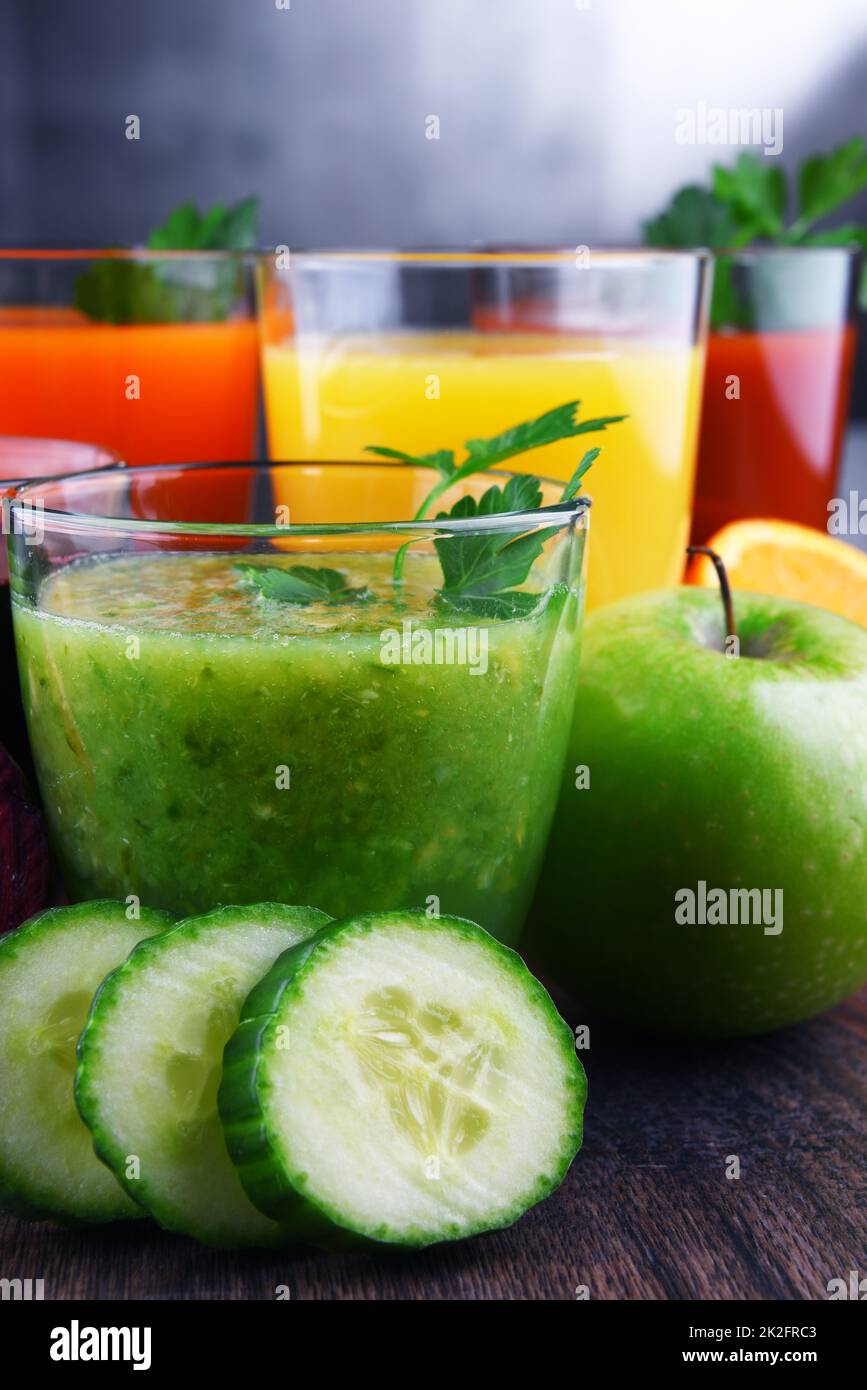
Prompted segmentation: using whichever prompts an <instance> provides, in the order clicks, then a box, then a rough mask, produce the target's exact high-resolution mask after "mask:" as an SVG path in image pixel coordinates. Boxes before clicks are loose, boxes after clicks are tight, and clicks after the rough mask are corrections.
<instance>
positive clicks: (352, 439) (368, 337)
mask: <svg viewBox="0 0 867 1390" xmlns="http://www.w3.org/2000/svg"><path fill="white" fill-rule="evenodd" d="M708 275H709V269H708V262H707V257H706V256H705V255H704V254H702V253H701V252H691V251H685V252H675V253H670V252H658V251H635V252H587V251H586V248H579V251H578V253H577V254H576V253H575V252H574V251H572V252H565V251H544V252H521V253H516V252H478V253H474V252H466V253H465V252H441V253H410V252H404V253H399V252H368V253H362V252H358V253H357V252H324V253H315V252H302V253H296V254H292V255H291V256H289V257H288V263H287V258H286V257H285V253H284V256H283V257H280V256H275V257H270V258H269V257H261V258H260V261H259V268H258V289H259V312H260V322H261V328H262V349H263V374H264V389H265V410H266V420H267V427H268V438H269V447H270V452H271V456H272V457H273V458H278V459H281V458H286V459H300V460H303V459H307V460H323V459H343V460H357V459H361V458H364V457H365V454H364V449H365V446H366V445H370V444H374V445H385V446H387V447H390V448H396V449H401V450H405V451H406V452H409V453H413V454H425V453H430V452H432V451H434V450H436V449H452V450H454V451H455V452H456V457H457V458H461V457H463V452H462V450H463V445H464V443H465V441H466V440H468V439H473V438H483V437H485V436H487V435H493V434H497V433H499V432H500V431H502V430H504V429H506V428H507V427H508V426H510V425H513V424H518V423H519V422H521V421H523V420H528V419H531V418H533V417H535V416H537V415H540V414H542V413H543V412H544V411H546V410H549V409H551V408H553V407H554V406H558V405H562V404H563V403H565V402H567V401H570V400H579V401H580V402H581V406H580V415H581V418H588V417H591V416H610V415H621V414H623V415H627V416H628V419H626V420H625V421H623V422H622V423H620V424H617V425H614V426H612V427H610V428H609V429H608V430H607V431H606V433H605V434H604V435H602V434H600V435H599V436H594V437H593V438H588V437H587V436H584V437H583V438H582V439H580V440H567V441H565V442H562V443H557V444H553V445H550V446H548V447H547V448H544V449H540V450H538V451H537V452H534V453H533V454H531V455H529V456H527V457H525V458H523V459H520V460H518V461H517V464H516V466H517V467H518V468H521V469H523V470H524V471H531V472H537V473H542V474H546V475H547V476H549V477H556V478H563V479H567V478H568V477H569V476H570V475H571V473H572V472H573V470H574V468H575V465H576V463H577V462H578V460H579V458H580V456H581V454H582V453H583V451H584V449H585V448H586V447H587V446H588V445H589V444H597V443H598V444H600V445H601V446H602V451H603V452H602V457H601V458H600V459H599V461H598V462H597V464H596V465H595V467H594V469H593V472H592V473H591V475H590V477H589V479H588V482H589V483H590V486H589V488H588V491H589V492H590V494H591V496H592V498H593V503H594V506H593V542H592V545H591V546H590V561H589V577H588V588H587V602H588V605H589V606H590V607H596V606H598V605H600V604H602V603H607V602H609V601H611V600H613V599H617V598H620V597H622V596H623V595H625V594H629V593H634V592H636V591H639V590H642V589H652V588H656V587H660V586H664V585H668V584H673V583H677V582H678V581H679V579H680V577H681V574H682V570H683V554H684V547H685V546H686V544H687V540H688V535H689V524H690V511H691V504H692V490H693V479H694V470H695V454H696V435H697V427H698V414H699V401H700V395H701V384H702V375H703V369H704V351H705V331H706V308H707V304H706V301H707V280H708ZM651 517H652V524H651V521H650V518H651Z"/></svg>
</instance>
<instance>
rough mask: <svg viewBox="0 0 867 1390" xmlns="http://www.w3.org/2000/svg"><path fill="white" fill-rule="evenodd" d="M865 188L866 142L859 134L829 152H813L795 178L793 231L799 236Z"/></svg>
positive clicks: (866, 183)
mask: <svg viewBox="0 0 867 1390" xmlns="http://www.w3.org/2000/svg"><path fill="white" fill-rule="evenodd" d="M862 188H867V144H865V142H864V139H863V137H862V136H860V135H856V137H855V139H854V140H850V141H849V142H848V144H846V145H840V146H839V148H838V149H836V150H832V151H831V153H830V154H825V155H822V154H814V155H813V156H812V157H811V158H810V159H805V160H804V163H803V164H802V165H801V171H800V175H799V178H798V194H799V207H798V217H797V221H796V222H795V224H794V227H793V228H792V231H793V232H794V233H795V234H796V235H798V236H799V238H800V236H801V234H802V233H803V232H804V231H806V229H807V227H808V226H810V225H812V223H814V222H818V221H819V220H820V219H821V218H823V217H827V215H828V214H829V213H831V212H835V211H836V209H837V208H838V207H839V206H840V205H841V203H847V202H848V201H849V199H850V198H854V197H855V194H856V193H860V192H861V190H862Z"/></svg>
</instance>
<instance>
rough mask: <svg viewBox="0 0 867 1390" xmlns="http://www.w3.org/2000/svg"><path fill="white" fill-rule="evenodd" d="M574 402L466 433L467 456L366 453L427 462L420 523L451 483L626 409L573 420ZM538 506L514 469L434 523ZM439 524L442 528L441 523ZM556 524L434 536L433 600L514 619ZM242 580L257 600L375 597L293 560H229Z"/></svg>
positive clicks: (571, 487) (612, 420)
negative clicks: (437, 584)
mask: <svg viewBox="0 0 867 1390" xmlns="http://www.w3.org/2000/svg"><path fill="white" fill-rule="evenodd" d="M579 405H580V402H579V401H569V402H567V403H566V404H565V405H562V406H558V407H557V408H556V409H555V410H549V411H546V412H545V414H544V415H540V416H539V417H538V418H537V419H535V420H527V421H525V422H524V423H522V424H520V425H514V426H513V427H512V428H511V429H508V430H505V431H504V432H503V433H502V434H498V435H495V436H494V437H493V438H492V439H472V440H469V441H468V442H467V444H466V445H465V448H466V453H467V457H466V458H465V459H464V461H463V462H462V463H461V464H457V463H456V462H455V458H454V454H453V453H452V452H451V451H450V450H446V449H440V450H437V451H436V452H435V453H432V454H424V455H415V454H407V453H403V452H402V451H401V450H399V449H390V448H385V447H382V446H379V445H370V446H369V452H370V453H374V454H378V455H380V456H381V457H384V458H393V459H398V460H400V462H401V463H405V464H411V465H414V466H416V467H418V466H422V467H425V468H434V469H436V470H437V471H438V472H439V474H440V479H439V482H437V483H436V484H435V485H434V487H432V488H431V490H430V492H429V493H428V495H427V497H426V498H425V500H424V502H423V503H422V505H421V507H419V509H418V511H417V513H416V515H415V518H414V519H415V520H416V521H421V520H423V519H424V518H425V516H426V514H427V512H428V511H429V509H430V508H431V506H432V505H433V504H434V502H435V501H437V500H438V499H439V497H441V496H442V494H443V493H444V492H445V491H446V490H447V489H448V488H450V487H452V486H453V485H454V484H455V483H457V482H460V481H461V479H463V478H468V477H470V476H471V475H472V474H473V473H479V472H483V471H486V470H487V469H489V468H492V467H493V466H494V465H495V464H497V463H502V462H504V461H505V460H506V459H509V458H514V457H515V456H516V455H518V454H522V453H525V452H527V450H529V449H539V448H542V447H543V445H545V444H553V443H556V442H557V441H558V440H561V439H571V438H574V437H575V436H576V435H580V434H586V433H588V432H589V431H590V430H604V429H606V428H607V427H608V425H613V424H617V423H619V422H620V421H621V420H625V419H626V416H625V415H606V416H601V417H599V418H598V419H593V420H582V421H579V420H577V419H576V412H577V411H578V408H579ZM600 452H601V451H600V449H599V448H594V449H588V450H587V451H586V452H585V454H584V455H583V457H582V459H581V461H580V463H579V464H578V466H577V468H576V469H575V471H574V473H573V474H572V476H571V478H570V479H569V481H568V483H567V484H566V486H565V487H564V489H563V492H562V494H561V498H560V505H561V506H563V507H564V509H565V508H567V507H568V504H569V503H570V502H571V501H573V500H574V498H575V497H576V496H577V495H578V490H579V486H580V483H581V480H582V479H583V477H584V475H585V473H586V472H587V470H588V469H589V468H590V467H591V466H592V464H593V462H594V461H595V459H596V458H598V456H599V454H600ZM541 504H542V489H541V486H540V483H539V480H538V478H535V477H533V476H532V475H531V474H526V473H519V474H515V475H514V476H513V477H511V478H509V479H508V481H507V482H506V483H505V485H504V486H503V487H500V486H498V485H497V484H494V485H493V486H492V487H489V488H487V490H486V491H485V492H484V493H483V494H482V496H481V497H480V498H478V499H476V498H475V497H472V496H465V497H461V498H460V499H459V500H458V501H457V502H455V504H454V506H453V507H452V508H451V510H450V511H448V512H438V513H437V515H436V518H435V519H436V520H437V521H455V520H471V519H473V518H483V517H489V516H498V515H504V514H512V513H527V512H533V511H536V510H537V508H539V507H540V506H541ZM444 529H446V528H444ZM557 530H558V527H557V526H542V527H539V528H537V529H536V530H532V529H528V526H527V522H526V518H524V519H523V520H522V521H521V522H518V523H516V525H515V527H514V528H510V529H509V530H507V531H493V530H484V529H478V530H471V531H468V532H467V533H466V534H465V533H463V532H462V531H460V530H458V531H454V532H452V533H451V534H446V535H442V534H441V535H439V536H437V537H436V539H435V540H434V547H435V549H436V553H437V556H438V557H439V561H440V565H441V567H442V572H443V583H442V587H441V588H440V589H438V590H437V604H438V605H439V606H446V607H448V608H451V609H453V610H456V611H458V612H461V613H468V614H471V615H473V616H474V617H479V618H514V617H520V616H522V615H524V614H527V613H529V612H531V611H532V609H534V608H535V607H536V605H537V603H538V602H539V594H537V593H527V592H524V591H522V590H520V589H519V588H518V585H520V584H523V583H524V582H525V580H526V579H527V577H528V575H529V573H530V570H531V568H532V566H533V563H534V561H535V560H536V559H538V557H539V555H541V553H542V550H543V547H544V544H545V542H546V540H548V539H549V537H551V536H553V535H555V534H556V532H557ZM410 544H412V542H409V541H408V542H407V543H406V544H405V545H402V546H401V547H400V549H399V550H398V552H397V555H396V557H395V563H394V573H393V581H394V583H395V585H396V586H397V589H398V593H399V592H400V585H401V584H402V579H403V564H404V558H405V555H406V551H407V549H408V546H409V545H410ZM234 568H235V569H236V570H237V571H238V574H239V578H240V582H241V583H242V584H247V585H252V586H253V587H254V588H255V589H257V590H258V593H259V595H260V596H261V597H262V598H264V599H271V600H276V601H277V602H281V603H295V604H308V603H319V602H324V603H329V604H337V603H365V602H368V601H369V600H370V599H372V598H373V597H374V595H373V594H372V593H371V591H370V590H369V589H368V588H360V589H353V588H352V587H351V586H350V584H349V581H348V578H347V576H346V575H345V574H343V573H341V571H340V570H332V569H318V568H315V567H313V566H310V565H292V566H290V567H288V568H286V569H284V568H282V567H280V566H277V565H251V564H243V563H239V564H236V565H235V566H234Z"/></svg>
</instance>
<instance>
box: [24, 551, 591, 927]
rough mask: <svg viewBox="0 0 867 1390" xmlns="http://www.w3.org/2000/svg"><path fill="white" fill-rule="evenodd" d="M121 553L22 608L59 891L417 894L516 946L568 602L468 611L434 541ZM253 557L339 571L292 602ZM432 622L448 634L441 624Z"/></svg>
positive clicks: (411, 899)
mask: <svg viewBox="0 0 867 1390" xmlns="http://www.w3.org/2000/svg"><path fill="white" fill-rule="evenodd" d="M393 558H394V557H393V555H378V554H373V553H370V554H357V553H353V554H348V553H339V554H335V555H324V554H322V553H321V552H317V553H316V554H315V555H314V556H313V557H312V558H310V557H306V556H300V557H299V556H298V555H297V554H294V555H287V554H281V553H276V554H269V555H268V556H264V557H261V556H260V557H250V556H243V557H242V556H237V555H227V554H203V553H189V552H187V553H183V554H177V553H176V554H157V555H152V554H147V555H145V554H132V555H125V556H117V557H112V556H109V557H101V558H99V559H96V560H86V561H79V562H74V563H71V564H67V565H66V566H65V567H64V568H63V570H61V571H60V572H58V573H57V574H56V575H55V576H53V577H52V578H49V579H48V580H47V581H45V582H44V583H43V585H42V588H41V591H40V593H39V595H38V601H37V605H36V606H27V605H25V604H23V603H21V602H17V601H16V604H15V628H16V640H17V645H18V658H19V664H20V670H21V672H22V685H23V694H24V703H25V708H26V710H27V716H28V720H29V726H30V735H31V740H32V744H33V748H34V753H35V760H36V766H37V773H38V777H39V782H40V786H41V790H42V795H43V799H44V803H45V810H46V813H47V816H48V819H49V823H50V827H51V830H52V834H53V839H54V844H55V847H56V850H57V854H58V856H59V860H60V863H61V866H62V869H63V873H64V877H65V882H66V886H67V890H68V892H69V893H70V895H71V896H72V897H73V898H103V897H119V898H126V897H127V896H129V895H130V894H134V895H136V896H137V897H138V898H140V900H141V902H142V903H145V904H147V905H148V906H150V907H157V908H167V909H169V910H170V911H173V912H176V913H196V912H202V911H205V910H207V909H210V908H213V907H214V906H215V905H217V904H218V903H237V904H243V903H252V902H261V901H263V900H268V899H271V900H274V901H280V902H291V903H304V904H312V905H315V906H317V907H319V908H323V909H324V910H325V911H326V912H329V913H331V914H332V915H334V916H336V917H339V916H344V915H346V914H350V913H358V912H370V911H378V910H385V909H389V908H400V907H410V906H420V907H427V908H428V909H429V910H430V911H431V914H432V915H433V913H434V912H436V911H439V912H442V913H450V914H454V915H457V916H464V917H469V918H471V919H473V920H474V921H478V922H481V923H482V924H483V925H484V926H486V927H487V928H488V929H489V930H490V931H492V932H494V933H495V934H496V935H497V936H499V937H501V938H502V939H503V940H505V941H509V942H512V941H514V940H515V939H516V938H517V935H518V932H519V930H520V927H521V924H522V922H523V918H524V915H525V912H526V909H527V905H528V902H529V899H530V896H531V894H532V892H533V888H534V884H535V879H536V875H537V872H538V867H539V864H540V861H541V856H542V852H543V849H544V845H545V840H546V837H547V833H548V828H549V824H550V821H551V817H552V813H553V809H554V805H555V801H556V797H557V790H558V786H559V780H560V772H561V766H562V762H563V757H564V753H565V747H566V740H567V737H568V733H569V727H570V721H571V704H572V692H573V686H574V681H575V676H576V670H577V662H578V645H579V632H580V595H579V593H578V592H577V591H576V590H575V589H571V588H567V587H566V586H564V585H554V586H553V587H552V588H550V589H548V590H546V591H540V592H539V594H538V602H537V604H536V606H535V607H534V608H532V609H531V611H529V612H527V613H523V614H522V615H521V616H520V617H513V618H507V619H504V620H499V621H497V620H494V619H491V620H487V621H485V622H483V623H481V624H480V622H479V620H473V619H471V618H470V617H468V616H466V615H462V614H461V613H459V612H457V611H453V610H451V609H449V610H446V611H442V610H441V609H438V608H437V606H436V604H435V602H434V591H435V589H436V587H437V585H438V584H441V582H442V578H441V572H440V569H439V566H438V564H437V562H436V559H435V557H432V556H418V555H413V554H412V553H410V554H409V555H408V556H407V564H406V571H405V581H404V584H403V585H402V586H401V590H400V596H401V603H400V604H399V605H397V604H396V603H395V594H394V590H393V588H392V586H391V580H390V574H391V566H392V562H393ZM241 560H243V562H244V565H249V564H252V565H259V564H267V565H268V566H270V567H272V568H275V567H277V568H280V567H289V566H297V565H298V564H299V562H303V563H304V564H305V565H308V566H311V567H313V568H317V567H325V568H327V567H330V568H332V569H338V570H340V571H341V573H342V574H343V575H344V576H346V581H347V585H348V586H351V588H352V593H351V595H350V597H349V601H346V602H342V601H340V596H339V595H338V596H336V597H335V596H334V595H331V596H329V597H328V598H323V599H322V600H321V601H313V602H307V603H305V604H297V603H287V602H281V601H279V600H278V599H277V598H272V597H269V596H267V595H266V594H265V593H263V592H262V589H261V587H258V586H257V585H256V584H254V583H250V582H249V580H248V578H247V575H248V571H245V569H244V568H243V567H239V561H241ZM444 634H445V635H444Z"/></svg>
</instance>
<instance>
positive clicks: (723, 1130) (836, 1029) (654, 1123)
mask: <svg viewBox="0 0 867 1390" xmlns="http://www.w3.org/2000/svg"><path fill="white" fill-rule="evenodd" d="M560 1002H561V1006H563V1004H562V1001H560ZM563 1007H564V1012H565V1013H566V1014H567V1017H568V1016H569V1014H570V1012H571V1011H570V1010H569V1008H568V1006H563ZM584 1057H585V1064H586V1066H587V1070H588V1073H589V1076H590V1100H589V1104H588V1108H587V1116H586V1140H585V1145H584V1149H583V1151H582V1153H581V1154H580V1156H579V1158H578V1160H577V1161H576V1163H575V1164H574V1166H573V1168H572V1171H571V1172H570V1174H569V1176H568V1178H567V1179H566V1182H565V1183H564V1185H563V1187H562V1188H561V1189H560V1191H559V1192H558V1193H556V1194H555V1195H554V1196H553V1197H552V1198H550V1199H549V1200H548V1201H547V1202H545V1203H543V1205H542V1206H541V1207H539V1208H537V1209H536V1210H535V1211H533V1212H531V1213H530V1214H529V1215H528V1216H527V1217H525V1218H524V1220H523V1221H521V1222H520V1223H519V1225H517V1226H516V1227H513V1228H512V1230H510V1231H504V1232H501V1233H498V1234H496V1235H491V1236H486V1237H484V1238H482V1239H478V1240H473V1241H469V1242H467V1243H465V1244H463V1245H458V1246H453V1247H445V1248H442V1249H439V1250H433V1251H427V1252H422V1253H420V1254H418V1255H411V1256H407V1255H393V1256H387V1257H383V1258H371V1257H367V1256H346V1255H343V1256H334V1255H319V1254H315V1253H310V1252H307V1251H296V1250H293V1251H287V1252H285V1253H277V1254H275V1253H273V1252H270V1251H269V1252H260V1251H254V1252H243V1253H240V1254H236V1253H232V1254H227V1253H223V1252H217V1251H210V1250H205V1249H202V1248H200V1247H197V1246H196V1245H194V1244H193V1242H191V1241H187V1240H183V1239H180V1238H176V1237H171V1236H168V1235H164V1234H161V1233H160V1232H158V1231H156V1230H155V1229H153V1228H152V1227H150V1225H148V1224H146V1223H145V1222H141V1223H130V1224H127V1225H125V1226H124V1227H115V1228H111V1229H105V1230H103V1231H100V1232H92V1231H84V1232H69V1231H65V1230H62V1229H59V1228H57V1227H54V1226H30V1225H26V1224H24V1223H22V1222H20V1221H18V1220H17V1219H15V1218H14V1217H10V1216H7V1217H3V1218H2V1222H0V1251H2V1259H0V1264H2V1269H0V1274H3V1275H8V1276H9V1277H13V1276H18V1277H21V1278H27V1277H30V1278H43V1279H44V1280H45V1295H46V1298H89V1297H90V1298H142V1297H144V1298H171V1299H184V1298H205V1299H212V1298H213V1299H242V1298H253V1299H270V1298H273V1297H274V1290H275V1288H276V1286H277V1285H285V1286H287V1287H288V1289H289V1291H290V1296H291V1297H292V1298H294V1299H299V1298H300V1299H573V1298H574V1297H575V1290H576V1286H578V1285H586V1286H587V1287H588V1289H589V1292H590V1296H591V1297H592V1298H595V1299H681V1298H701V1299H738V1298H749V1299H755V1298H770V1299H795V1298H806V1299H822V1298H825V1297H826V1285H827V1283H828V1280H829V1279H832V1278H837V1277H843V1278H847V1277H848V1272H849V1270H851V1269H857V1270H859V1271H860V1273H861V1276H862V1277H863V1276H864V1275H867V1116H865V1098H867V991H864V992H862V993H861V994H860V995H859V996H858V997H857V998H856V999H854V1000H852V1001H850V1002H849V1003H847V1004H844V1005H841V1006H840V1007H839V1008H838V1009H836V1010H835V1011H834V1012H833V1013H831V1014H829V1015H827V1016H825V1017H824V1018H822V1019H819V1020H817V1021H816V1022H814V1023H811V1024H807V1025H804V1026H802V1027H800V1028H793V1029H789V1030H788V1031H786V1032H785V1033H781V1034H777V1035H776V1036H773V1037H770V1038H759V1039H756V1040H754V1041H750V1042H742V1043H737V1044H725V1045H723V1044H719V1045H714V1046H708V1045H702V1046H688V1045H679V1046H673V1045H671V1044H667V1043H666V1044H663V1043H658V1042H649V1041H648V1040H647V1039H646V1038H642V1037H638V1036H631V1035H625V1034H624V1032H623V1030H621V1029H616V1028H614V1027H612V1026H610V1025H604V1024H601V1023H599V1024H596V1025H594V1026H593V1027H592V1029H591V1047H590V1050H589V1052H588V1053H586V1054H584ZM729 1155H736V1156H737V1157H738V1158H739V1160H740V1170H741V1176H740V1177H739V1178H737V1179H734V1178H728V1177H726V1165H727V1160H728V1156H729Z"/></svg>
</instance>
